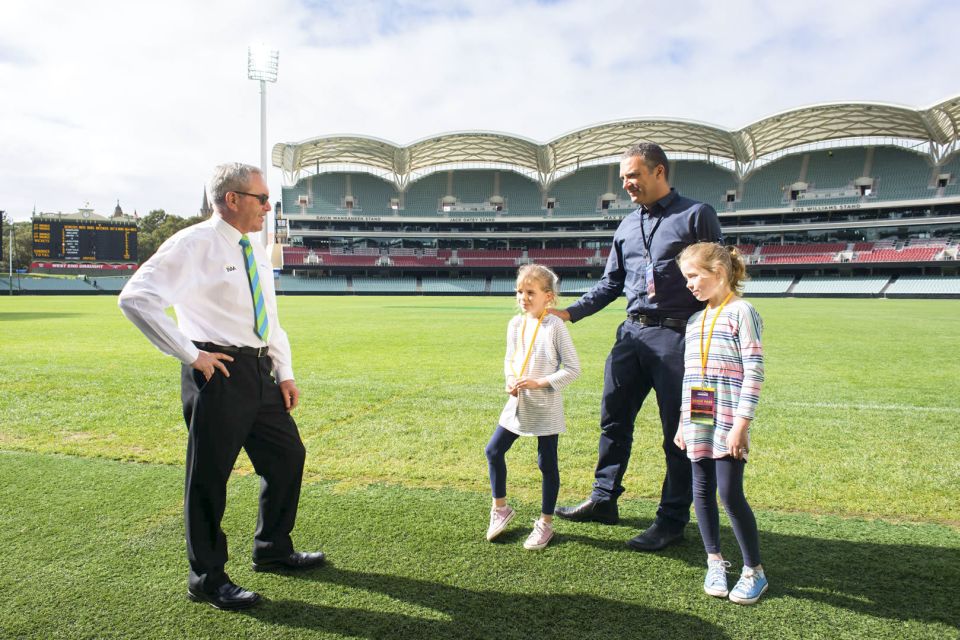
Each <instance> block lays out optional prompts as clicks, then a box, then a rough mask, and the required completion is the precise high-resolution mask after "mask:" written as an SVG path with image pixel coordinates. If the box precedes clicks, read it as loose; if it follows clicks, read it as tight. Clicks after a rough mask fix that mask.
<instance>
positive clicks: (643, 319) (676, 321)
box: [627, 313, 687, 329]
mask: <svg viewBox="0 0 960 640" xmlns="http://www.w3.org/2000/svg"><path fill="white" fill-rule="evenodd" d="M627 320H630V321H631V322H637V323H639V324H642V325H643V326H645V327H667V328H668V329H684V328H686V326H687V321H686V320H683V319H680V318H657V317H655V316H645V315H643V314H642V313H628V314H627Z"/></svg>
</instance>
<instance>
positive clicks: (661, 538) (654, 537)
mask: <svg viewBox="0 0 960 640" xmlns="http://www.w3.org/2000/svg"><path fill="white" fill-rule="evenodd" d="M681 540H683V527H681V528H679V529H669V528H667V527H666V526H665V525H663V524H661V523H659V522H654V523H653V524H652V525H650V528H648V529H647V530H646V531H644V532H643V533H641V534H640V535H638V536H637V537H635V538H631V539H630V540H628V541H627V546H628V547H630V548H631V549H633V550H634V551H659V550H660V549H663V548H664V547H666V546H667V545H671V544H674V543H676V542H680V541H681Z"/></svg>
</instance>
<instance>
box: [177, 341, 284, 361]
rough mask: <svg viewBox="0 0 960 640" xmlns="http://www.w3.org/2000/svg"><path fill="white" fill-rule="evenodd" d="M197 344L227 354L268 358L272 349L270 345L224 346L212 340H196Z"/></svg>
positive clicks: (207, 349)
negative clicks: (268, 353)
mask: <svg viewBox="0 0 960 640" xmlns="http://www.w3.org/2000/svg"><path fill="white" fill-rule="evenodd" d="M193 344H195V345H196V346H197V349H203V350H204V351H213V352H215V353H226V354H227V355H231V356H236V355H241V356H253V357H254V358H266V357H267V352H268V351H269V350H270V347H234V346H224V345H222V344H214V343H212V342H196V341H194V343H193Z"/></svg>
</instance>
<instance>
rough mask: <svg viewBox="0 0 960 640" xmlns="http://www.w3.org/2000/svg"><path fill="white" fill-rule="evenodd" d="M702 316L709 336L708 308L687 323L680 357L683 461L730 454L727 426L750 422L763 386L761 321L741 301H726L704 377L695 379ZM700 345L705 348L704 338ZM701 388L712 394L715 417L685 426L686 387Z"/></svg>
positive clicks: (687, 415)
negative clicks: (706, 422) (736, 420)
mask: <svg viewBox="0 0 960 640" xmlns="http://www.w3.org/2000/svg"><path fill="white" fill-rule="evenodd" d="M704 313H706V314H707V318H706V326H705V328H704V331H705V332H706V333H707V334H709V332H710V324H711V322H713V316H714V313H716V312H715V311H714V310H713V309H709V308H708V309H704V310H703V311H698V312H697V313H695V314H693V315H692V316H691V317H690V319H689V320H688V321H687V333H686V340H685V349H684V358H683V361H684V371H683V400H682V404H681V405H680V407H681V411H680V426H681V428H682V429H683V439H684V441H685V442H686V445H687V456H688V457H689V458H690V459H692V460H699V459H701V458H722V457H724V456H727V455H730V451H729V450H728V449H727V434H728V433H729V432H730V429H731V428H732V427H733V420H734V418H748V419H750V420H753V417H754V412H755V411H756V408H757V402H758V401H759V400H760V387H761V385H762V383H763V344H762V343H761V334H762V333H763V320H762V319H761V318H760V314H759V313H757V310H756V309H754V308H753V305H752V304H750V303H749V302H747V301H746V300H735V301H734V302H731V303H730V304H728V305H727V306H726V307H724V308H723V311H722V313H721V315H720V317H719V318H717V324H716V326H715V327H714V330H713V339H712V340H711V341H710V352H709V356H708V359H707V373H706V377H705V378H704V377H701V362H700V327H701V316H702V315H703V314H704ZM703 342H704V346H706V336H704V340H703ZM702 385H704V386H707V387H713V388H714V389H716V407H715V409H716V418H715V420H714V425H713V426H712V427H711V426H709V425H701V424H695V423H692V422H691V421H690V388H691V387H695V386H702Z"/></svg>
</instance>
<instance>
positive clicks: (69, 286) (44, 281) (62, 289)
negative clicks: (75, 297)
mask: <svg viewBox="0 0 960 640" xmlns="http://www.w3.org/2000/svg"><path fill="white" fill-rule="evenodd" d="M14 282H15V283H18V284H19V285H20V290H21V291H25V292H32V293H52V294H56V293H69V294H85V293H86V294H93V293H97V290H96V289H95V288H94V287H93V285H91V284H90V283H88V282H86V281H84V280H78V279H75V278H34V277H30V276H24V277H22V278H19V279H14Z"/></svg>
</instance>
